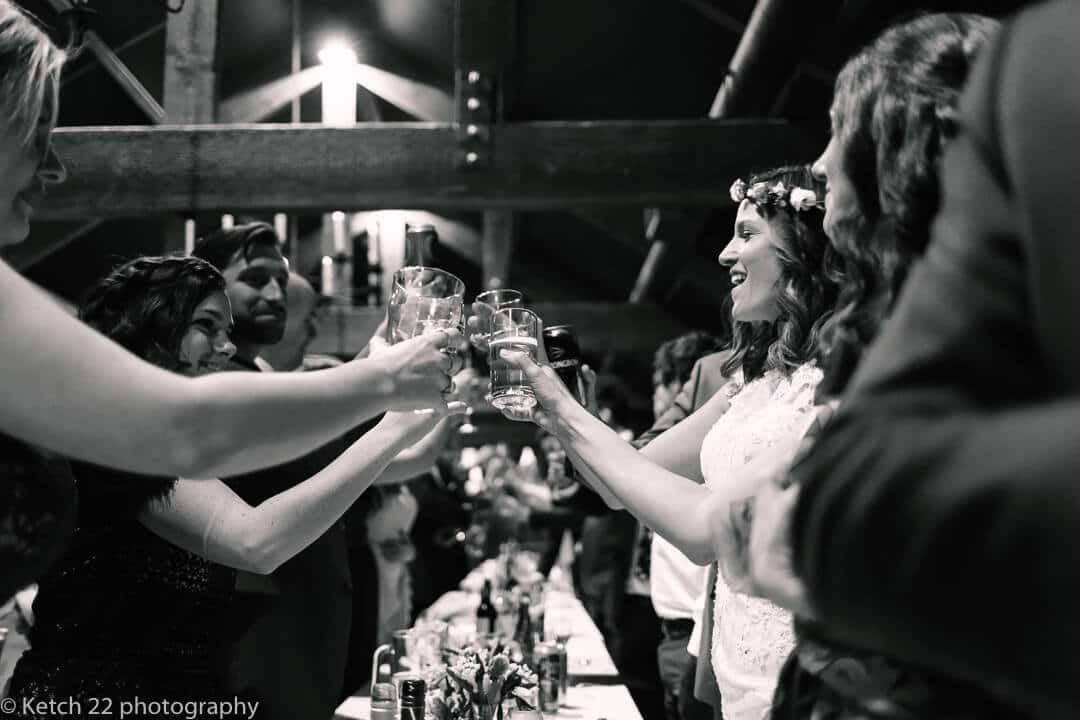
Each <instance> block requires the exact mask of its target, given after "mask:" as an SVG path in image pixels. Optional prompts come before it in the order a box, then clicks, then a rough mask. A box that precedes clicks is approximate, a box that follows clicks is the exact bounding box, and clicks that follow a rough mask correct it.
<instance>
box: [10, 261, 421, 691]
mask: <svg viewBox="0 0 1080 720" xmlns="http://www.w3.org/2000/svg"><path fill="white" fill-rule="evenodd" d="M80 318H81V319H82V320H84V321H85V322H86V323H87V324H88V325H90V326H91V327H93V328H96V329H97V330H99V331H101V332H102V333H103V334H105V335H106V336H108V337H110V338H111V339H112V340H114V341H115V342H118V343H119V344H121V345H122V346H124V347H125V348H127V349H128V350H130V351H132V352H134V353H136V354H138V355H140V356H141V357H143V358H145V359H146V360H148V361H151V362H154V363H156V364H158V365H159V366H160V367H163V368H166V369H169V370H172V371H174V372H181V373H185V374H188V375H192V376H194V375H200V374H203V373H207V372H213V371H215V370H217V369H219V368H220V367H221V366H222V365H223V364H224V362H226V361H227V360H228V357H229V355H231V353H232V351H233V346H232V344H231V343H230V342H229V340H228V336H227V335H226V331H227V329H228V328H229V327H230V325H231V323H232V319H231V314H230V310H229V301H228V299H227V297H226V295H225V281H224V279H223V278H222V276H221V275H220V274H219V273H218V272H217V271H216V270H215V269H214V268H213V267H212V266H210V265H209V264H208V263H206V262H204V261H201V260H198V259H196V258H179V257H170V258H142V259H139V260H135V261H132V262H130V263H127V264H126V265H124V266H122V267H120V268H119V269H118V270H116V271H114V272H113V273H112V274H111V275H110V276H109V277H107V278H105V279H104V280H103V281H102V282H101V283H99V284H98V285H97V286H95V288H94V289H93V290H92V291H91V292H90V294H89V296H88V297H87V300H86V301H85V302H84V303H83V305H82V307H81V309H80ZM436 421H437V417H432V416H424V415H417V414H415V413H412V412H406V413H394V414H390V415H387V416H386V417H384V419H383V420H382V421H381V422H380V424H379V426H378V427H377V428H376V430H374V431H372V433H371V434H370V435H369V436H367V437H365V438H363V439H362V440H360V441H358V442H357V443H356V444H355V445H354V446H353V447H351V448H350V449H349V450H348V451H346V453H344V454H343V455H342V456H341V457H340V458H339V459H338V460H337V461H336V462H335V463H333V464H332V465H330V466H329V467H327V468H326V470H325V471H323V472H322V473H319V474H317V475H315V476H314V477H312V478H310V479H309V480H307V481H306V482H304V483H302V484H301V485H299V486H297V487H295V488H292V489H290V490H288V491H284V492H281V493H280V494H277V495H275V496H273V497H271V498H269V499H268V500H267V501H266V502H263V503H261V504H259V505H258V506H257V507H252V506H251V505H249V504H247V503H245V502H244V501H243V500H241V499H240V498H239V497H237V496H236V495H235V494H233V493H232V491H231V490H229V489H228V487H226V486H225V485H224V484H223V483H222V482H220V481H218V480H184V479H179V480H178V479H176V478H170V477H158V478H155V479H154V481H152V480H151V479H150V478H145V477H141V476H131V475H129V474H126V473H122V472H120V471H115V470H109V469H106V468H102V467H99V466H94V465H89V464H86V463H80V462H76V463H74V464H73V467H74V471H75V476H76V478H77V479H78V480H79V482H80V487H81V498H80V506H79V522H78V525H77V527H76V530H75V535H74V542H73V543H72V546H71V548H70V549H69V550H68V552H67V553H66V554H65V555H63V556H62V558H61V559H60V561H59V562H58V563H57V566H56V568H55V569H54V570H53V571H52V572H50V573H49V574H47V575H46V576H45V577H44V578H43V579H42V581H41V587H40V590H39V593H38V597H37V599H36V601H35V603H34V611H35V614H36V616H37V617H36V622H35V625H34V627H33V630H32V631H31V635H30V639H31V645H32V647H31V649H30V650H29V651H27V652H26V653H25V654H24V655H23V657H22V658H21V660H20V661H19V663H18V666H17V667H16V671H15V675H14V677H13V679H12V688H11V691H12V696H13V697H15V698H16V699H17V700H22V699H31V700H35V701H37V700H50V699H51V700H66V699H68V698H74V699H76V700H79V701H81V702H89V700H90V699H91V698H98V699H99V700H100V699H104V698H109V699H110V700H111V701H112V702H113V703H114V704H115V705H116V706H117V707H119V702H120V701H121V700H124V699H130V698H133V697H135V696H139V697H142V698H144V699H146V700H148V701H149V700H151V699H169V700H185V699H187V700H195V699H208V698H215V697H223V696H225V695H226V694H227V693H226V692H225V688H224V687H222V686H221V684H220V683H219V682H218V677H217V675H216V673H215V670H214V662H215V658H216V657H217V653H218V650H219V648H220V645H221V644H222V642H223V641H224V639H225V633H226V631H227V630H228V628H227V626H226V624H225V618H226V609H227V608H228V603H229V598H230V596H231V594H232V591H233V585H234V580H235V578H234V576H235V570H234V569H233V568H242V569H245V570H248V571H253V572H259V573H268V572H271V571H272V570H273V569H274V568H275V567H277V566H278V565H280V564H281V563H283V562H284V561H285V560H287V559H288V558H289V557H291V556H293V555H295V554H296V553H297V552H300V551H301V550H302V549H303V548H304V547H305V546H306V545H308V544H309V543H311V542H312V541H313V540H315V539H316V538H317V537H319V535H321V534H322V533H323V532H324V531H325V529H326V528H327V527H329V526H330V525H331V524H332V523H333V522H335V521H336V520H337V518H338V517H340V515H341V513H342V512H343V511H344V509H345V508H346V507H348V505H349V504H350V503H351V502H352V501H353V500H355V498H356V497H357V496H358V495H359V494H360V493H361V492H363V491H364V490H365V489H366V488H367V487H368V486H369V485H370V484H371V483H372V482H373V481H374V480H375V479H376V477H378V475H379V474H380V472H381V471H382V470H383V468H384V467H385V466H386V465H387V464H388V463H389V462H390V460H391V459H392V458H393V455H394V453H395V452H396V451H398V450H400V449H401V448H404V447H407V446H408V445H409V444H410V443H411V442H413V441H414V440H415V439H416V438H418V437H421V436H422V435H423V434H424V433H426V432H427V431H428V430H429V429H430V427H431V426H432V425H433V424H434V423H435V422H436ZM245 697H247V696H246V695H245Z"/></svg>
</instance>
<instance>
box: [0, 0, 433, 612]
mask: <svg viewBox="0 0 1080 720" xmlns="http://www.w3.org/2000/svg"><path fill="white" fill-rule="evenodd" d="M64 60H65V54H64V52H63V51H61V50H60V49H59V48H57V47H56V45H54V44H53V42H52V41H51V40H50V39H49V38H48V36H47V35H46V34H45V33H44V32H42V31H41V29H39V28H38V27H37V26H36V25H35V24H34V23H33V21H32V20H31V19H30V18H29V17H28V16H26V15H24V14H23V12H22V11H21V10H20V9H19V7H18V6H17V5H16V4H14V3H12V2H10V0H0V170H2V172H0V178H2V180H0V246H11V245H15V244H18V243H21V242H22V241H23V240H24V239H25V238H26V236H27V233H28V231H29V217H30V213H31V211H32V209H33V205H34V203H35V202H37V201H38V199H39V198H40V196H41V194H42V192H43V191H44V188H45V185H46V184H48V183H54V182H59V181H61V180H62V179H63V178H64V175H65V173H64V169H63V166H62V165H61V164H60V162H59V160H58V159H57V157H56V155H55V153H54V152H53V151H52V146H51V143H50V138H51V134H52V130H53V126H54V125H55V122H56V116H57V112H58V106H59V99H58V90H59V85H60V82H59V80H60V72H61V67H62V66H63V63H64ZM0 307H2V308H3V309H4V312H2V313H0V338H3V340H0V367H3V372H2V373H0V395H2V396H3V397H4V402H3V403H0V600H6V599H7V598H9V597H10V596H11V595H12V594H13V593H14V592H16V591H17V590H19V589H20V588H23V587H25V586H26V585H28V584H30V583H31V582H33V580H34V579H35V578H36V577H37V576H38V575H40V574H41V572H43V571H44V570H45V568H47V567H48V566H49V564H50V563H51V562H52V561H53V560H54V559H55V558H56V557H57V555H58V554H59V553H60V552H61V551H62V549H63V546H64V541H65V539H66V538H67V536H68V535H69V533H70V532H71V530H72V527H73V525H74V522H75V489H74V484H73V481H72V479H71V476H70V472H69V471H68V469H67V467H66V463H64V462H63V461H62V460H59V459H58V458H56V457H54V456H50V455H48V454H47V452H46V451H48V452H53V453H61V454H63V455H65V456H68V457H74V458H78V459H81V460H86V461H89V462H95V463H99V464H102V465H107V466H110V467H117V468H120V469H123V470H128V471H132V472H140V473H165V474H169V475H186V476H189V477H211V476H216V475H222V474H229V473H236V472H245V471H249V470H252V469H255V468H259V467H266V466H268V465H273V464H275V463H280V462H284V461H285V460H288V459H290V458H294V457H296V456H298V455H301V454H303V453H305V452H309V451H311V450H313V449H315V448H316V447H318V446H320V445H321V444H322V443H324V442H325V441H326V438H327V437H332V436H334V435H335V434H338V433H341V432H344V431H345V430H346V429H348V428H349V427H352V426H353V425H355V424H357V423H358V422H361V421H363V420H364V419H366V418H370V417H371V416H373V415H375V414H377V413H378V412H381V411H383V410H385V409H387V408H401V409H409V408H413V407H425V406H431V405H440V404H442V399H441V396H440V391H441V390H442V389H443V388H445V387H446V377H445V375H444V374H443V373H442V372H441V368H440V367H439V365H438V363H439V362H440V361H441V360H442V358H441V356H440V353H439V352H438V348H436V346H435V343H436V340H435V339H433V338H425V339H422V340H419V341H414V342H413V343H410V344H408V346H405V347H401V346H399V347H398V348H397V349H396V352H395V353H392V354H390V355H388V356H386V357H385V359H384V360H381V361H371V362H362V363H361V362H358V363H350V364H349V365H348V366H347V367H345V368H341V369H340V370H338V371H336V372H335V373H333V374H328V375H325V376H320V377H308V378H299V377H283V378H256V377H251V378H245V379H241V380H239V381H236V382H234V381H230V380H227V379H224V378H220V377H206V378H199V379H198V380H195V379H189V378H184V377H181V376H179V375H176V374H173V373H169V372H166V371H164V370H162V369H160V368H157V367H155V366H153V365H151V364H149V363H146V362H142V361H141V360H139V359H138V358H136V357H134V356H133V355H132V354H131V353H129V352H126V351H124V350H123V349H121V348H119V347H118V346H117V345H116V344H115V343H112V342H110V341H108V340H107V339H105V338H103V337H101V336H100V335H99V334H98V333H95V332H93V331H91V330H88V329H87V328H86V326H85V325H83V324H82V323H80V322H78V321H76V320H75V319H74V318H72V317H70V316H69V315H67V314H66V313H65V312H64V311H63V310H62V309H60V308H59V307H58V306H57V305H56V303H54V302H53V301H52V300H51V299H50V298H48V297H47V296H46V295H45V294H43V293H42V292H41V291H40V290H39V289H38V288H36V287H35V286H34V285H32V284H31V283H29V282H28V281H26V280H25V279H24V278H22V277H21V276H20V275H19V274H18V273H16V272H15V271H14V270H13V269H12V268H11V267H10V266H9V265H7V264H6V263H5V262H3V261H0ZM438 342H442V339H439V340H438ZM73 347H76V348H78V352H72V351H71V348H73ZM417 360H420V362H416V361H417ZM102 417H108V418H110V421H109V423H108V424H103V423H102V422H101V418H102ZM30 445H34V446H35V447H34V448H31V447H30Z"/></svg>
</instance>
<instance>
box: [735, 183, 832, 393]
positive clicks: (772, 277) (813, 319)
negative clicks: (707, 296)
mask: <svg viewBox="0 0 1080 720" xmlns="http://www.w3.org/2000/svg"><path fill="white" fill-rule="evenodd" d="M810 194H812V195H813V201H812V202H811V201H810V200H809V198H810ZM823 195H824V188H823V186H822V183H821V182H820V181H818V180H816V179H815V178H814V176H813V174H812V173H811V171H810V168H808V167H806V166H801V165H796V166H788V167H781V168H777V169H775V170H770V171H768V172H765V173H761V174H758V175H755V176H753V177H751V178H750V179H749V181H748V182H743V181H741V180H738V181H736V182H735V184H734V185H732V200H734V201H735V202H738V203H739V212H738V215H737V216H736V221H735V232H734V235H733V236H732V238H731V242H729V243H728V244H727V247H725V248H724V250H723V252H721V253H720V258H719V260H720V264H721V265H725V266H727V267H729V274H730V276H731V284H732V290H731V299H732V319H733V320H734V321H735V322H734V340H733V343H732V353H731V356H730V357H729V358H728V360H727V361H726V362H725V363H724V374H725V375H730V374H731V373H732V372H734V371H735V370H736V369H738V368H742V370H743V373H744V375H745V376H746V377H747V378H748V379H749V378H753V377H757V376H758V375H760V374H761V372H763V371H764V370H766V369H786V370H787V371H790V370H792V369H794V368H795V367H797V366H798V365H800V364H802V363H803V362H805V359H806V358H808V357H811V356H812V355H813V353H814V352H816V348H817V341H818V337H817V336H818V332H819V330H820V328H821V325H822V324H823V322H824V321H825V319H826V317H827V311H828V310H830V309H831V308H832V307H833V305H834V304H835V302H836V295H837V285H836V279H837V278H836V274H837V273H838V261H837V259H836V254H835V251H834V250H833V249H832V248H831V247H830V245H829V242H828V239H827V238H826V237H825V234H824V231H823V230H822V224H821V203H820V202H818V201H817V198H819V197H822V196H823ZM796 208H799V209H796ZM808 353H809V354H808Z"/></svg>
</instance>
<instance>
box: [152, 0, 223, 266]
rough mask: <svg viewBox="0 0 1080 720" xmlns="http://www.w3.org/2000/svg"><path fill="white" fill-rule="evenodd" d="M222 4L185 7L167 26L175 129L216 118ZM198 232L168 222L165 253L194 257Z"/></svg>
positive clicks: (169, 108)
mask: <svg viewBox="0 0 1080 720" xmlns="http://www.w3.org/2000/svg"><path fill="white" fill-rule="evenodd" d="M217 24H218V0H200V1H199V2H187V3H184V5H183V9H182V10H181V11H180V12H178V13H169V14H168V18H167V20H166V24H165V82H164V96H165V97H164V105H165V119H166V121H167V122H169V123H173V124H178V125H179V124H195V123H212V122H214V121H215V120H216V119H217V72H216V67H215V65H216V62H217ZM196 232H197V229H196V228H195V221H194V219H193V218H191V217H181V218H169V219H168V220H166V221H165V250H166V251H173V252H180V251H182V252H184V253H185V254H187V253H189V252H191V248H192V246H193V236H194V235H195V233H196Z"/></svg>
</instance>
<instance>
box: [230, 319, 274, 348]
mask: <svg viewBox="0 0 1080 720" xmlns="http://www.w3.org/2000/svg"><path fill="white" fill-rule="evenodd" d="M284 335H285V318H284V317H281V318H280V319H271V318H263V319H258V318H252V317H240V316H236V317H234V318H233V331H232V336H233V337H234V338H235V339H236V340H237V341H239V342H241V343H245V344H249V345H276V344H278V343H279V342H281V338H282V337H284Z"/></svg>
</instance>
